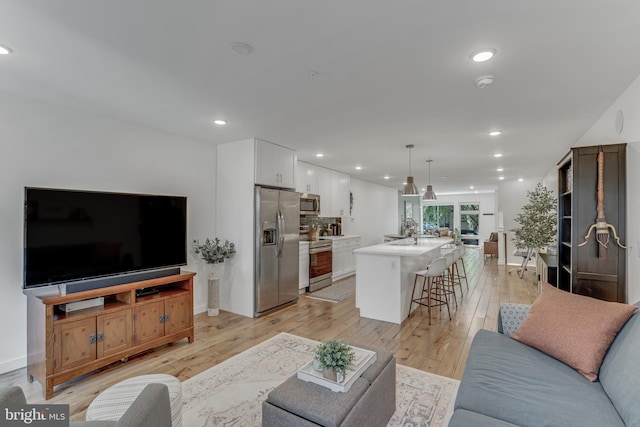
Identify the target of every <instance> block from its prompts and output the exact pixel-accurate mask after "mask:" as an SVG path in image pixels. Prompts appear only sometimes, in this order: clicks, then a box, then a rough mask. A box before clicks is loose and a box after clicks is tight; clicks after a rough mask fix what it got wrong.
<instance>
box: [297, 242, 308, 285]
mask: <svg viewBox="0 0 640 427" xmlns="http://www.w3.org/2000/svg"><path fill="white" fill-rule="evenodd" d="M308 286H309V242H300V273H299V279H298V288H299V289H300V293H304V290H305V288H306V287H308Z"/></svg>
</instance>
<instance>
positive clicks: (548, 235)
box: [513, 183, 558, 278]
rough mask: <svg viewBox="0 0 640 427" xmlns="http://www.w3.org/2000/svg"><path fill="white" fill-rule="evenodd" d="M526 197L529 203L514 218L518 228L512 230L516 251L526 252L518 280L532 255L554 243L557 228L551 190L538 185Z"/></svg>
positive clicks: (553, 198)
mask: <svg viewBox="0 0 640 427" xmlns="http://www.w3.org/2000/svg"><path fill="white" fill-rule="evenodd" d="M527 197H528V198H529V203H527V204H526V205H524V206H523V207H522V212H520V213H519V214H518V216H516V219H515V221H516V222H517V223H518V224H519V226H518V227H516V228H515V229H514V232H515V238H514V239H513V241H514V243H515V244H516V248H517V249H521V250H524V251H526V252H525V256H524V259H523V261H522V266H521V267H520V273H519V275H520V278H522V277H523V276H524V270H525V268H526V266H527V263H528V262H529V260H530V259H531V257H532V256H533V254H534V253H535V252H538V251H539V250H541V249H543V248H546V247H547V246H549V245H550V244H551V243H553V242H554V240H555V239H556V233H557V226H558V219H557V215H556V209H557V200H556V198H555V197H553V192H552V191H551V190H549V189H547V187H545V186H543V185H542V184H540V183H538V185H536V188H535V189H534V190H533V191H527Z"/></svg>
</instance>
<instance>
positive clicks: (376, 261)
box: [353, 237, 455, 324]
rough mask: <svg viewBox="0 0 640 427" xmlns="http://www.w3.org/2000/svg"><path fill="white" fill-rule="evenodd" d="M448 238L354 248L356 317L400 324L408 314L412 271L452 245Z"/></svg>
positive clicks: (403, 241)
mask: <svg viewBox="0 0 640 427" xmlns="http://www.w3.org/2000/svg"><path fill="white" fill-rule="evenodd" d="M452 244H453V239H450V238H448V237H429V238H426V237H422V238H418V239H411V238H410V239H403V240H396V241H394V242H390V243H383V244H380V245H374V246H368V247H365V248H360V249H356V250H355V251H353V252H354V254H355V255H356V307H357V308H359V309H360V316H362V317H368V318H371V319H376V320H383V321H385V322H392V323H397V324H401V323H402V322H403V321H404V319H406V318H407V316H408V314H409V305H410V302H411V301H410V300H411V292H412V291H413V279H414V277H413V276H414V275H413V273H414V272H416V271H419V270H424V269H425V268H427V266H428V265H429V264H430V263H431V261H433V260H434V259H436V258H439V257H440V256H441V253H442V250H443V249H445V250H446V249H452V248H454V247H455V246H453V245H452Z"/></svg>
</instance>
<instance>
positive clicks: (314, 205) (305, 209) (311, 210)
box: [300, 193, 320, 216]
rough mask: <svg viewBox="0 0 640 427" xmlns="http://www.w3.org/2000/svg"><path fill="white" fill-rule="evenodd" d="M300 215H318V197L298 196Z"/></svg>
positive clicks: (303, 194)
mask: <svg viewBox="0 0 640 427" xmlns="http://www.w3.org/2000/svg"><path fill="white" fill-rule="evenodd" d="M300 215H306V216H318V215H320V196H318V195H317V194H309V193H302V194H300Z"/></svg>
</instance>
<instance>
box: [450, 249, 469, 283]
mask: <svg viewBox="0 0 640 427" xmlns="http://www.w3.org/2000/svg"><path fill="white" fill-rule="evenodd" d="M465 252H466V249H465V247H464V246H458V247H457V248H456V249H455V250H454V251H453V255H454V258H455V263H456V271H457V273H458V278H459V279H460V286H462V279H464V282H465V284H466V285H467V290H469V281H468V280H467V269H466V268H465V267H464V254H465ZM458 261H460V262H461V263H462V272H463V274H460V268H459V267H458Z"/></svg>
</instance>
